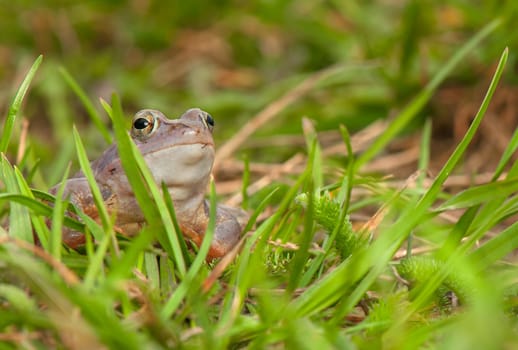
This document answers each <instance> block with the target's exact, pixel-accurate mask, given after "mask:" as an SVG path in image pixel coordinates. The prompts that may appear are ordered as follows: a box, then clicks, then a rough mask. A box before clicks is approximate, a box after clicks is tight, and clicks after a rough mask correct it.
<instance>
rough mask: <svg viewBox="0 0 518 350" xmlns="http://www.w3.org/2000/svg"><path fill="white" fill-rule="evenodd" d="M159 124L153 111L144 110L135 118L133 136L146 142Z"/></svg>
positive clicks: (132, 128) (132, 129)
mask: <svg viewBox="0 0 518 350" xmlns="http://www.w3.org/2000/svg"><path fill="white" fill-rule="evenodd" d="M158 123H159V118H158V117H157V116H156V115H154V113H153V111H149V110H147V111H146V110H144V111H140V112H137V114H135V117H133V123H132V127H131V136H132V137H134V138H136V139H138V140H141V141H144V140H146V139H147V138H148V137H149V136H151V135H152V134H153V132H154V131H155V130H156V128H157V126H158Z"/></svg>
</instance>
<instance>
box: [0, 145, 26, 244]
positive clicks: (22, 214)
mask: <svg viewBox="0 0 518 350" xmlns="http://www.w3.org/2000/svg"><path fill="white" fill-rule="evenodd" d="M0 165H1V169H0V171H1V176H2V179H3V182H4V184H5V188H6V191H7V193H16V194H19V193H20V192H21V189H20V187H19V186H18V181H17V178H16V175H15V171H14V169H13V167H12V166H11V164H10V163H9V161H8V160H7V158H6V157H5V156H4V155H3V154H2V157H1V164H0ZM9 233H10V235H11V236H12V237H16V238H18V239H22V240H24V241H27V242H31V243H32V242H34V239H33V236H32V227H31V220H30V217H29V211H28V210H27V208H25V207H24V206H23V205H20V204H19V203H16V202H14V203H11V212H10V216H9Z"/></svg>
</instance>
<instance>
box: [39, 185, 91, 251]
mask: <svg viewBox="0 0 518 350" xmlns="http://www.w3.org/2000/svg"><path fill="white" fill-rule="evenodd" d="M60 186H61V184H58V185H56V186H54V187H53V188H51V189H50V191H49V192H50V193H51V194H53V195H56V194H57V192H58V190H59V187H60ZM63 199H68V200H69V201H70V202H71V203H72V204H73V205H74V206H75V207H77V208H78V209H79V210H81V211H83V212H84V213H85V214H87V215H88V216H90V217H92V218H94V219H95V218H97V217H98V212H97V208H96V206H95V203H94V200H93V196H92V192H91V191H90V186H88V181H87V180H86V178H84V177H78V178H72V179H69V180H67V182H66V184H65V188H64V191H63ZM67 215H68V214H67ZM62 239H63V243H65V244H66V245H67V246H68V247H70V248H72V249H76V248H78V247H80V246H82V245H84V244H85V235H84V234H83V233H81V232H78V231H75V230H72V229H70V228H68V227H63V236H62Z"/></svg>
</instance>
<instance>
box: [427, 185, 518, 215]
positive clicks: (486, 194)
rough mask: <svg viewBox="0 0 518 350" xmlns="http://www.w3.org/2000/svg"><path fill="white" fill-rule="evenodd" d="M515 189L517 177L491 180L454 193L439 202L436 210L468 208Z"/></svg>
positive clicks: (511, 192)
mask: <svg viewBox="0 0 518 350" xmlns="http://www.w3.org/2000/svg"><path fill="white" fill-rule="evenodd" d="M516 191H518V179H514V180H504V181H497V182H491V183H488V184H484V185H479V186H476V187H471V188H468V189H467V190H464V191H462V192H460V193H458V194H456V195H455V196H453V197H452V198H450V199H448V200H447V201H446V202H444V203H443V204H441V205H440V206H439V207H438V208H437V210H438V211H444V210H454V209H461V208H468V207H472V206H476V205H480V204H483V203H487V202H489V201H490V200H492V199H494V198H505V197H507V196H510V195H512V194H513V192H516Z"/></svg>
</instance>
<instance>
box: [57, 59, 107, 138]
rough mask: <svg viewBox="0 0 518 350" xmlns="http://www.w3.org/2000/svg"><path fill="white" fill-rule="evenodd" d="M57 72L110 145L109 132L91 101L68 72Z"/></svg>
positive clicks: (62, 70) (61, 70)
mask: <svg viewBox="0 0 518 350" xmlns="http://www.w3.org/2000/svg"><path fill="white" fill-rule="evenodd" d="M59 72H60V73H61V75H62V76H63V78H64V79H65V81H66V83H67V84H68V86H70V88H71V89H72V91H74V93H75V94H76V96H77V97H78V98H79V99H80V100H81V103H82V104H83V106H84V107H85V109H86V112H87V113H88V115H89V116H90V119H91V120H92V121H93V123H94V125H95V126H96V127H97V130H99V132H100V133H101V135H102V136H103V138H104V140H105V141H106V142H107V143H108V144H110V143H112V137H111V135H110V132H109V131H108V128H107V127H106V126H105V125H104V123H103V121H102V119H101V116H100V115H99V113H97V111H96V110H95V107H94V105H93V103H92V101H90V99H89V98H88V96H87V95H86V93H85V92H84V90H83V89H82V88H81V87H80V86H79V84H78V83H77V82H76V81H75V79H74V78H73V77H72V76H71V75H70V73H68V71H67V70H66V69H65V68H63V67H61V68H60V69H59Z"/></svg>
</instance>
